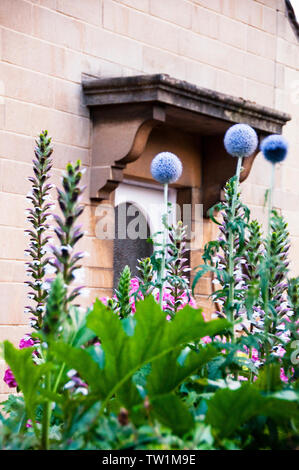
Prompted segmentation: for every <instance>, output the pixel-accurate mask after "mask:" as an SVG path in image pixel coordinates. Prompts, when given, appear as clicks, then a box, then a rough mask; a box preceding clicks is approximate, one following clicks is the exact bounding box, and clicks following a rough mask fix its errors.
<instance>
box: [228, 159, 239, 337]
mask: <svg viewBox="0 0 299 470" xmlns="http://www.w3.org/2000/svg"><path fill="white" fill-rule="evenodd" d="M242 160H243V159H242V157H239V158H238V163H237V169H236V180H235V184H234V191H233V197H232V203H231V224H233V223H234V219H235V215H236V200H237V194H238V189H239V182H240V174H241V168H242ZM228 245H229V255H228V274H229V279H230V280H229V292H228V308H229V321H230V322H231V323H232V324H233V326H232V331H231V333H232V340H233V341H234V337H235V332H234V305H233V304H234V291H235V286H234V270H235V256H234V232H233V229H232V228H231V226H230V228H229V234H228Z"/></svg>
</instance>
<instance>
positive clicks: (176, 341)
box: [52, 297, 230, 408]
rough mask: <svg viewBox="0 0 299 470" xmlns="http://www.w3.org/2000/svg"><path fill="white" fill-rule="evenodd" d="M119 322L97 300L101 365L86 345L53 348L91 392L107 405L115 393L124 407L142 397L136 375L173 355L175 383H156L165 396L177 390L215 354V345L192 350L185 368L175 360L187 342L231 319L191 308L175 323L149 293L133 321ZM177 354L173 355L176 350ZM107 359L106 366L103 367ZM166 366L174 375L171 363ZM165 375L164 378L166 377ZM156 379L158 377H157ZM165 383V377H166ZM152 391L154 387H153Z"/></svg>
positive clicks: (92, 321) (94, 321)
mask: <svg viewBox="0 0 299 470" xmlns="http://www.w3.org/2000/svg"><path fill="white" fill-rule="evenodd" d="M127 320H128V319H126V320H123V321H120V319H119V318H118V316H117V315H116V314H115V313H113V312H111V311H110V310H109V309H107V308H106V307H105V306H104V305H103V304H102V303H101V302H99V301H96V303H95V305H94V308H93V310H92V312H91V313H90V314H89V316H88V319H87V326H88V328H90V329H91V330H92V331H94V332H95V333H96V335H97V336H98V337H99V339H100V341H101V347H102V349H103V356H104V361H102V364H101V367H102V368H101V367H100V364H98V363H97V362H95V361H94V359H93V358H92V357H91V355H90V354H89V353H88V352H87V351H84V350H83V349H81V348H74V347H71V346H70V345H68V344H65V343H62V342H58V343H56V344H53V346H52V347H53V349H54V351H55V353H56V356H57V358H58V359H59V360H61V361H63V362H65V363H66V364H67V365H68V366H69V367H71V368H74V369H76V370H77V371H78V372H79V374H80V376H81V377H82V379H83V380H85V381H86V382H87V383H88V385H89V388H90V392H91V394H93V395H94V396H95V397H96V396H97V398H98V399H101V400H102V401H103V408H104V407H105V406H106V404H107V402H108V400H109V399H110V398H111V397H112V396H113V395H115V394H118V398H119V399H120V401H121V402H123V403H124V404H125V406H127V407H130V406H133V405H134V404H136V403H138V402H140V396H139V394H138V391H137V389H136V386H135V384H134V383H133V381H132V376H133V374H135V372H136V371H138V370H139V369H140V368H141V367H142V366H144V365H145V364H148V363H151V364H155V361H157V362H159V361H161V360H162V358H163V356H165V355H168V360H169V361H170V362H169V367H170V366H171V370H172V371H173V372H174V376H173V379H172V382H171V381H170V382H168V383H166V385H167V386H166V387H165V389H164V390H163V389H162V388H163V387H162V388H160V389H159V390H158V389H157V387H156V391H157V394H156V393H155V395H161V394H165V393H168V392H169V391H170V390H173V389H174V388H175V387H176V386H177V384H179V383H180V382H181V381H182V380H183V379H184V378H185V377H186V376H188V372H189V373H191V372H193V371H194V370H196V369H197V368H199V367H201V365H202V364H203V363H204V361H206V360H208V357H212V356H214V353H213V354H212V350H211V349H210V348H207V349H206V352H205V353H202V354H198V355H196V353H194V354H193V353H192V354H190V358H189V359H188V357H187V359H186V362H185V364H184V365H183V366H181V365H179V364H178V363H176V359H177V357H178V355H179V353H180V351H181V349H182V347H183V346H184V345H186V344H187V343H189V342H192V341H197V340H199V339H200V338H201V337H203V336H213V335H215V334H219V333H221V332H223V331H224V330H225V329H226V328H228V327H229V326H230V324H229V323H228V322H227V321H226V320H213V321H210V322H205V321H204V319H203V316H202V314H201V311H200V310H195V309H193V308H191V307H189V306H187V307H185V308H184V309H182V310H181V311H180V312H179V313H178V314H177V316H176V317H175V319H174V320H173V321H171V322H169V321H167V320H166V315H165V312H163V311H161V309H160V307H159V305H158V304H157V303H156V302H155V301H154V299H153V298H151V297H148V298H147V299H145V300H144V301H141V302H138V303H137V308H136V313H135V315H134V318H133V321H130V325H128V321H127ZM172 353H173V354H172ZM103 362H104V366H103ZM163 367H165V370H167V374H166V375H167V376H168V375H170V372H169V369H168V361H167V360H165V361H164V362H163ZM154 371H155V372H154V374H153V378H152V381H153V383H154V378H155V377H157V376H158V375H161V368H160V367H158V366H157V368H155V369H154ZM163 379H164V377H163ZM155 380H156V379H155ZM162 382H163V380H162ZM152 391H153V392H154V388H153V386H152Z"/></svg>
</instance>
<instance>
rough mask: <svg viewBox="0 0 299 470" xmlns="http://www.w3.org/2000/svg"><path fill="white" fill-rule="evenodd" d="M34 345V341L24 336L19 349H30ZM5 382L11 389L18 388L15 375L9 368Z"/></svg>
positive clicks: (4, 378) (5, 375)
mask: <svg viewBox="0 0 299 470" xmlns="http://www.w3.org/2000/svg"><path fill="white" fill-rule="evenodd" d="M34 344H35V343H34V340H33V339H32V338H31V337H30V336H29V335H28V336H24V338H22V339H21V341H20V343H19V349H24V348H30V347H31V346H34ZM35 354H36V352H35ZM3 380H4V382H5V383H6V384H7V385H8V386H9V387H10V388H15V387H17V386H18V384H17V382H16V379H15V378H14V375H13V373H12V371H11V369H9V368H8V369H6V371H5V374H4V377H3Z"/></svg>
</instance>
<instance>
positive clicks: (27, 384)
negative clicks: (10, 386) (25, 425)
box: [4, 341, 52, 420]
mask: <svg viewBox="0 0 299 470" xmlns="http://www.w3.org/2000/svg"><path fill="white" fill-rule="evenodd" d="M33 351H34V347H33V348H24V349H16V348H15V347H14V346H13V345H12V344H11V343H10V342H9V341H4V358H5V361H6V362H7V364H8V365H9V367H10V368H11V370H12V372H13V375H14V377H15V379H16V382H17V384H18V387H19V389H20V390H21V391H22V393H23V396H24V401H25V406H26V411H27V414H28V416H29V418H30V419H32V420H35V410H36V407H37V405H38V404H39V403H40V402H41V401H42V397H41V395H40V394H39V392H38V389H39V385H40V384H39V382H40V379H41V377H42V376H43V375H44V374H45V373H46V372H47V371H48V370H49V369H50V368H51V367H52V365H51V364H49V363H48V364H41V365H36V364H34V362H33V359H32V352H33Z"/></svg>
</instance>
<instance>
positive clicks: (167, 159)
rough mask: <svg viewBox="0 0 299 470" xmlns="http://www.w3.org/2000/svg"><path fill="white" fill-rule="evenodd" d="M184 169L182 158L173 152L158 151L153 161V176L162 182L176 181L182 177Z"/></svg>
mask: <svg viewBox="0 0 299 470" xmlns="http://www.w3.org/2000/svg"><path fill="white" fill-rule="evenodd" d="M182 171H183V167H182V163H181V160H180V159H179V158H178V157H177V156H176V155H175V154H174V153H171V152H161V153H158V155H156V156H155V158H154V159H153V160H152V163H151V173H152V176H153V178H154V179H155V180H157V181H158V182H159V183H161V184H168V183H174V182H175V181H177V180H178V179H179V178H180V177H181V174H182Z"/></svg>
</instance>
